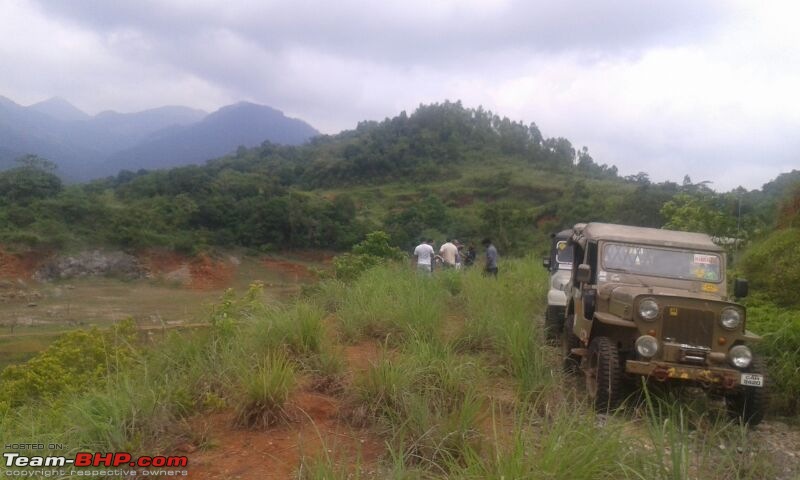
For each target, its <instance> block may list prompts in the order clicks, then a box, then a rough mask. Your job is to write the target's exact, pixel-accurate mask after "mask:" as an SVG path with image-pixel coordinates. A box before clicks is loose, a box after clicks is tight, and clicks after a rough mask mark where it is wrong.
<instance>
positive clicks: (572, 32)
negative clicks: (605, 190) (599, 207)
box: [0, 0, 800, 190]
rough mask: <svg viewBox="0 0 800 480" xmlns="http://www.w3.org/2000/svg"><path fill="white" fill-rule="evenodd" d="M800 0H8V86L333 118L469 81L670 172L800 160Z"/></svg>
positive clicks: (501, 100) (754, 170)
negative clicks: (245, 105)
mask: <svg viewBox="0 0 800 480" xmlns="http://www.w3.org/2000/svg"><path fill="white" fill-rule="evenodd" d="M798 20H800V3H798V2H790V1H785V2H771V1H760V2H755V1H749V0H741V1H739V0H726V1H700V0H670V1H645V0H593V1H577V0H560V1H552V0H547V1H544V0H541V1H540V0H527V1H525V0H460V1H457V0H402V1H394V0H384V1H374V0H373V1H367V0H365V1H351V0H333V1H331V0H327V1H324V0H320V1H310V0H293V1H285V2H278V1H268V0H227V1H224V2H223V1H210V0H130V1H123V0H119V1H108V0H86V1H80V0H38V1H37V0H0V31H2V33H3V41H2V42H0V65H2V70H3V73H2V75H0V95H2V96H6V97H9V98H11V99H12V100H14V101H16V102H18V103H21V104H25V105H27V104H30V103H34V102H37V101H40V100H44V99H46V98H49V97H52V96H61V97H63V98H65V99H67V100H69V101H70V102H72V103H73V104H75V105H76V106H78V107H79V108H81V109H83V110H84V111H86V112H88V113H92V114H94V113H97V112H100V111H102V110H108V109H112V110H117V111H121V112H130V111H138V110H143V109H146V108H151V107H156V106H161V105H187V106H192V107H198V108H202V109H205V110H208V111H213V110H215V109H216V108H218V107H220V106H223V105H226V104H230V103H233V102H236V101H240V100H248V101H253V102H257V103H261V104H265V105H270V106H273V107H275V108H278V109H281V110H283V111H284V112H286V113H287V114H289V115H291V116H296V117H299V118H302V119H304V120H306V121H308V122H309V123H311V124H312V125H314V126H315V127H316V128H318V129H319V130H321V131H323V132H326V133H335V132H338V131H340V130H342V129H348V128H353V127H354V126H355V125H356V123H357V122H358V121H359V120H364V119H374V120H381V119H383V118H385V117H387V116H394V115H396V114H397V113H398V112H399V111H401V110H407V111H409V112H410V111H412V110H413V109H414V108H415V107H416V106H417V105H419V104H420V103H430V102H437V101H443V100H445V99H450V100H458V99H460V100H462V102H463V103H464V104H465V105H467V106H475V107H477V106H478V105H483V106H484V107H485V108H487V109H490V110H492V111H494V112H496V113H499V114H500V115H504V116H508V117H510V118H512V119H514V120H522V121H524V122H525V123H529V122H536V123H537V125H538V126H539V127H540V129H541V130H542V133H543V134H544V135H545V136H563V137H567V138H568V139H570V141H572V143H573V144H574V145H575V146H577V147H581V146H584V145H585V146H587V147H588V148H589V151H590V153H591V154H592V156H593V157H594V158H595V160H596V161H598V162H599V163H608V164H616V165H617V166H618V167H619V169H620V171H621V173H622V174H633V173H636V172H639V171H646V172H649V173H650V175H651V178H653V179H655V180H659V181H660V180H665V179H671V180H676V181H680V180H681V179H682V178H683V175H684V174H689V175H691V177H692V179H693V180H695V181H701V180H710V181H712V182H713V184H712V186H713V187H714V188H715V189H718V190H728V189H731V188H734V187H736V186H737V185H743V186H745V187H747V188H758V187H760V186H761V185H762V184H763V183H764V182H766V181H768V180H770V179H771V178H774V177H775V176H776V175H777V174H778V173H780V172H785V171H789V170H791V169H792V168H800V153H799V152H800V34H798V32H800V29H798V28H797V22H798Z"/></svg>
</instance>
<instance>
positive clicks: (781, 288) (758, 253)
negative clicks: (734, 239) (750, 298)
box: [741, 228, 800, 306]
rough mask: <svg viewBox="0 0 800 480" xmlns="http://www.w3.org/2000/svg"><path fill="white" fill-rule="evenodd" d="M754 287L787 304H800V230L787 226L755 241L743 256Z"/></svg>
mask: <svg viewBox="0 0 800 480" xmlns="http://www.w3.org/2000/svg"><path fill="white" fill-rule="evenodd" d="M741 265H742V270H743V271H744V273H745V275H746V276H747V279H748V280H749V281H750V285H751V289H752V290H753V291H755V292H757V293H760V294H764V295H766V296H767V297H768V298H770V299H771V300H772V301H774V302H775V303H778V304H779V305H783V306H791V305H797V306H800V296H798V295H796V294H795V288H794V287H795V286H796V285H798V284H800V229H797V228H787V229H785V230H778V231H776V232H773V233H772V234H770V235H769V236H768V237H767V238H766V239H764V240H763V241H761V242H758V243H756V244H754V245H753V246H752V247H751V248H750V249H749V250H748V251H747V253H746V254H745V256H744V258H743V259H742V264H741Z"/></svg>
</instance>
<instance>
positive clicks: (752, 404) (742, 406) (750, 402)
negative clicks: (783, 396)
mask: <svg viewBox="0 0 800 480" xmlns="http://www.w3.org/2000/svg"><path fill="white" fill-rule="evenodd" d="M744 371H745V372H747V373H758V374H761V375H763V378H764V386H762V387H745V386H740V387H739V389H738V391H737V392H736V393H732V394H728V395H726V396H725V403H726V404H727V406H728V412H729V413H730V414H731V416H732V417H733V418H736V419H739V420H741V421H742V422H744V423H746V424H748V425H750V426H755V425H758V424H759V423H761V420H763V419H764V413H765V412H766V410H767V404H768V403H769V391H768V390H767V388H768V386H769V383H768V382H769V379H768V378H767V367H766V365H765V364H764V361H763V360H762V359H761V357H758V356H756V355H753V361H752V363H750V366H749V367H748V368H746V369H745V370H744Z"/></svg>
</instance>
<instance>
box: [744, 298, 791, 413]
mask: <svg viewBox="0 0 800 480" xmlns="http://www.w3.org/2000/svg"><path fill="white" fill-rule="evenodd" d="M747 328H748V330H753V331H754V332H755V333H758V334H759V335H761V336H762V338H763V340H762V341H761V342H759V343H756V344H755V351H756V353H758V354H760V355H762V356H763V357H764V358H765V359H766V361H767V369H768V374H769V378H768V381H769V385H768V387H769V389H770V390H769V393H770V409H771V411H773V412H774V413H778V414H782V415H797V414H799V413H800V396H798V392H800V310H796V309H795V310H792V309H787V308H782V307H778V306H776V305H774V304H771V303H766V302H760V301H757V300H755V299H753V300H751V301H748V305H747Z"/></svg>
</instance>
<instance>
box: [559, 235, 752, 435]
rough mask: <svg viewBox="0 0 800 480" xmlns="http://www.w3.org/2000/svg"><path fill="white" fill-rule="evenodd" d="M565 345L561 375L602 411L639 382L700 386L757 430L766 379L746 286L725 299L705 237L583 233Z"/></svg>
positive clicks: (716, 257) (717, 254) (721, 268)
mask: <svg viewBox="0 0 800 480" xmlns="http://www.w3.org/2000/svg"><path fill="white" fill-rule="evenodd" d="M569 241H570V243H571V244H572V245H573V248H574V258H575V260H574V262H573V267H572V277H571V282H570V283H569V284H568V285H567V286H566V287H565V289H566V290H569V291H568V292H567V297H568V298H569V301H568V305H567V312H566V319H565V324H564V329H563V336H562V340H561V343H562V347H563V352H564V368H565V370H566V371H567V372H570V373H580V372H582V373H583V376H584V377H585V382H586V387H587V391H588V393H589V396H590V397H591V400H592V402H593V403H594V405H595V407H596V408H597V409H598V410H603V411H605V410H609V409H613V408H615V407H617V406H619V405H620V403H621V402H622V400H624V396H625V394H624V393H623V392H624V391H625V387H626V384H627V385H629V386H632V385H635V384H636V383H639V382H640V380H639V378H640V377H646V378H648V379H651V380H654V381H657V382H662V383H665V384H674V383H679V382H680V383H683V384H691V385H693V386H701V387H704V389H705V390H706V391H708V392H709V393H710V394H712V395H719V396H722V397H724V399H725V402H726V404H727V406H728V409H729V411H730V412H731V413H732V414H733V415H735V416H737V417H739V418H741V419H743V420H744V421H745V422H748V423H750V424H757V423H758V422H760V421H761V419H762V418H763V416H764V410H765V408H766V401H767V396H766V389H765V388H766V382H767V378H766V373H765V370H764V364H763V363H762V361H761V359H759V358H758V357H756V356H755V355H754V354H753V353H752V351H751V350H750V347H749V344H750V343H751V342H753V341H757V340H759V339H760V337H758V336H756V335H754V334H752V333H750V332H748V331H747V330H746V329H745V323H746V312H745V308H744V307H743V306H741V305H739V304H737V303H735V302H734V301H733V299H734V298H741V297H744V296H746V295H747V281H746V280H742V279H737V280H736V281H735V282H734V287H733V290H734V291H733V296H732V297H734V298H732V297H729V296H728V293H727V283H726V279H725V273H726V272H725V267H726V264H725V252H724V250H723V249H722V248H721V247H719V246H718V245H716V244H714V243H713V242H712V241H711V238H710V237H709V236H708V235H704V234H700V233H688V232H676V231H671V230H659V229H654V228H641V227H630V226H626V225H612V224H604V223H589V224H578V225H576V226H575V227H574V229H573V233H572V237H571V238H570V240H569Z"/></svg>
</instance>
